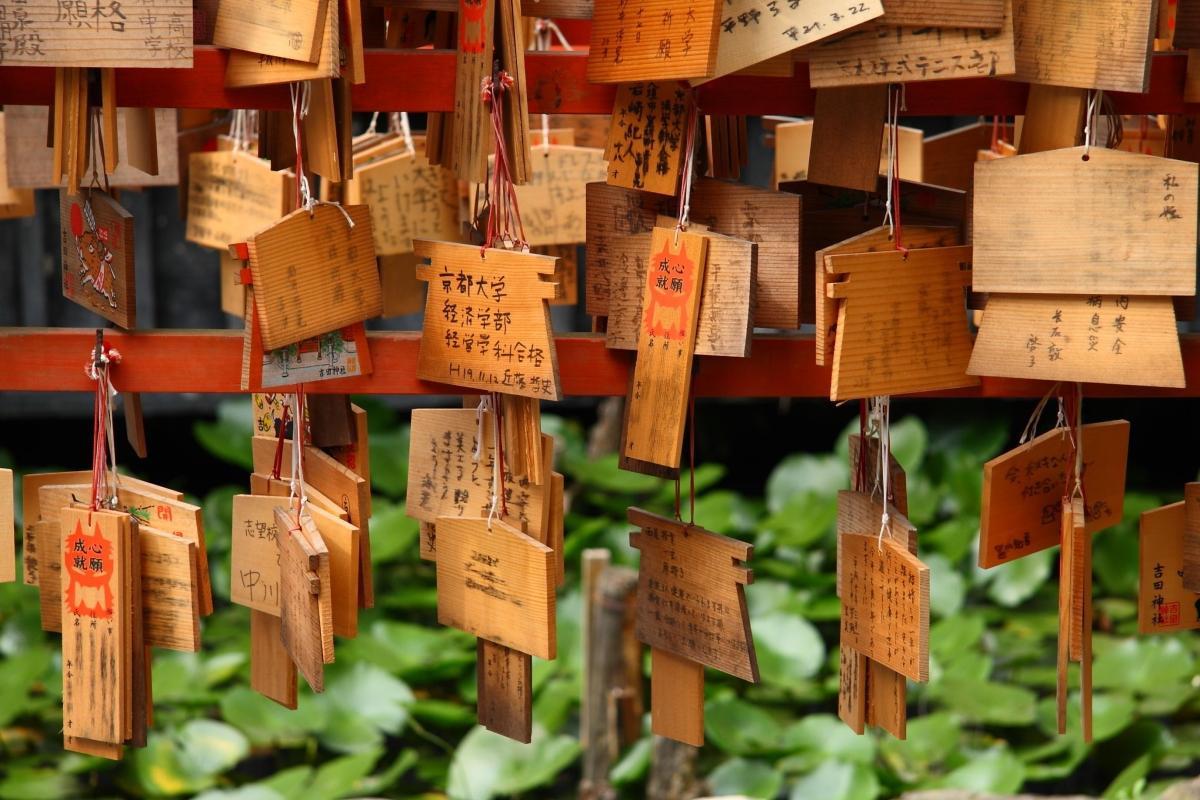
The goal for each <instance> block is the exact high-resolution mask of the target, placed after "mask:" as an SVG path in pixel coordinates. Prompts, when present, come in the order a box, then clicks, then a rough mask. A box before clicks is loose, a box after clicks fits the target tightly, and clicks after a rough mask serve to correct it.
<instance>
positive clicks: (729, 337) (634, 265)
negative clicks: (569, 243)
mask: <svg viewBox="0 0 1200 800" xmlns="http://www.w3.org/2000/svg"><path fill="white" fill-rule="evenodd" d="M694 227H695V226H693V228H694ZM635 237H636V238H637V239H638V241H639V242H640V246H639V247H638V248H637V252H638V257H637V258H636V259H634V258H629V259H622V261H621V264H620V267H621V269H619V270H614V272H615V273H616V274H613V275H609V277H608V280H609V297H608V325H607V330H606V331H605V345H606V346H607V347H609V348H612V349H617V350H636V349H637V345H638V334H639V331H640V330H641V328H642V326H641V324H640V323H641V320H642V306H643V301H644V296H645V291H646V271H647V270H648V269H649V256H650V234H648V233H640V234H635ZM704 238H705V239H707V240H708V256H707V262H706V266H705V273H706V277H705V280H704V286H703V288H702V289H701V294H700V309H699V312H698V313H699V317H700V319H699V322H698V323H697V330H696V347H695V354H696V355H698V356H729V357H735V358H744V357H746V356H748V355H750V343H751V341H752V334H753V331H754V311H755V308H754V287H755V280H754V279H755V274H756V266H757V262H758V247H759V246H758V245H757V244H755V243H754V242H748V241H746V240H744V239H734V238H732V237H729V236H719V235H716V234H712V233H709V232H705V233H704ZM614 266H615V265H614Z"/></svg>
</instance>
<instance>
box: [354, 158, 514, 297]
mask: <svg viewBox="0 0 1200 800" xmlns="http://www.w3.org/2000/svg"><path fill="white" fill-rule="evenodd" d="M346 202H347V203H351V204H354V203H364V204H366V205H368V206H369V207H370V209H371V233H372V234H373V235H374V237H375V252H376V253H377V254H378V255H381V256H387V255H399V254H404V253H411V252H412V250H413V244H412V242H413V239H415V238H419V239H449V240H453V239H455V238H457V236H458V183H457V181H456V180H455V178H454V173H453V172H451V171H450V170H448V169H445V168H443V167H439V166H434V165H431V164H428V163H426V161H425V159H424V158H422V157H421V156H420V155H419V154H418V153H399V154H396V155H393V156H389V157H387V158H383V159H380V160H378V161H373V162H370V163H367V164H364V165H362V166H356V167H355V170H354V178H353V179H351V180H350V181H349V182H348V183H347V184H346ZM521 209H522V211H525V210H526V207H525V203H524V202H522V203H521ZM393 313H395V312H393Z"/></svg>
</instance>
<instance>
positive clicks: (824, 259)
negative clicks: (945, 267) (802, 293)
mask: <svg viewBox="0 0 1200 800" xmlns="http://www.w3.org/2000/svg"><path fill="white" fill-rule="evenodd" d="M903 236H904V246H905V247H907V248H908V249H910V250H912V249H918V248H923V247H953V246H955V245H957V244H959V242H960V238H959V235H958V230H957V229H956V228H954V227H950V226H928V225H905V226H904V228H903ZM895 247H896V242H895V239H894V238H893V235H892V231H891V228H890V226H886V225H881V226H879V227H877V228H872V229H871V230H869V231H867V232H866V233H860V234H858V235H857V236H852V237H851V238H849V239H846V240H845V241H843V242H840V243H838V244H835V245H831V246H830V247H823V248H821V249H820V250H818V251H817V254H816V279H817V280H816V288H815V290H814V292H813V297H814V298H815V306H816V319H815V322H814V327H815V330H814V340H815V350H816V354H817V363H818V364H826V363H832V361H833V353H834V343H835V342H836V341H837V317H838V313H837V312H838V301H837V300H836V299H834V298H832V297H830V296H829V293H828V291H826V287H827V286H829V284H831V283H837V282H838V281H840V280H842V275H840V274H839V273H836V272H833V271H832V270H834V269H837V264H838V263H840V262H838V261H837V260H835V259H834V257H835V256H844V255H851V254H854V253H875V252H880V251H886V250H894V249H895Z"/></svg>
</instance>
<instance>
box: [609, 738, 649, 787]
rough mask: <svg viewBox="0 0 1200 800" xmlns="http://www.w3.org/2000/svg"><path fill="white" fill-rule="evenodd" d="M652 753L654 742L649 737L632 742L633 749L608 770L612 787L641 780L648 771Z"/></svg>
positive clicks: (627, 784)
mask: <svg viewBox="0 0 1200 800" xmlns="http://www.w3.org/2000/svg"><path fill="white" fill-rule="evenodd" d="M653 751H654V740H653V739H651V738H650V737H649V736H645V737H642V738H641V739H638V740H637V741H636V742H634V743H633V747H631V748H629V751H628V752H626V753H625V755H623V756H621V760H620V761H618V762H617V763H616V764H614V765H613V768H612V769H611V770H609V773H608V779H609V781H611V782H612V785H613V786H618V787H619V786H629V785H631V784H634V783H638V782H639V781H641V780H643V779H644V778H645V777H646V773H647V772H648V771H649V769H650V755H651V753H652V752H653Z"/></svg>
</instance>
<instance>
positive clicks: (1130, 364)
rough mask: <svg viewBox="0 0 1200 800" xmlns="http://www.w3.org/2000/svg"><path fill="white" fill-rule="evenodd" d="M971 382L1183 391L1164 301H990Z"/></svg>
mask: <svg viewBox="0 0 1200 800" xmlns="http://www.w3.org/2000/svg"><path fill="white" fill-rule="evenodd" d="M967 372H968V374H971V375H995V376H1000V377H1008V378H1033V379H1038V380H1052V381H1070V382H1080V383H1084V382H1090V383H1117V384H1125V385H1133V386H1168V387H1182V386H1183V385H1184V381H1185V377H1184V372H1183V354H1182V352H1181V351H1180V347H1179V335H1178V331H1177V329H1176V325H1175V309H1174V305H1173V303H1172V301H1171V298H1170V297H1166V296H1162V297H1141V296H1133V297H1131V296H1129V295H1119V296H1113V295H1041V294H989V295H988V303H987V308H986V310H985V311H984V313H983V323H982V324H981V325H980V327H979V335H978V336H977V337H976V338H975V348H974V350H973V351H972V353H971V363H970V366H968V367H967Z"/></svg>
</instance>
